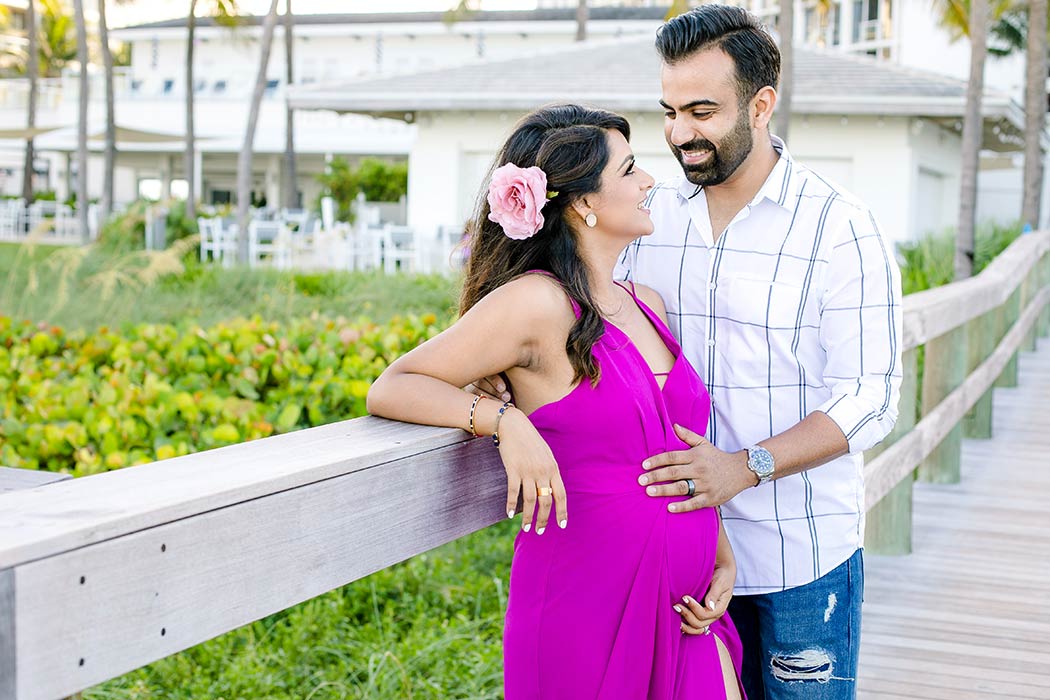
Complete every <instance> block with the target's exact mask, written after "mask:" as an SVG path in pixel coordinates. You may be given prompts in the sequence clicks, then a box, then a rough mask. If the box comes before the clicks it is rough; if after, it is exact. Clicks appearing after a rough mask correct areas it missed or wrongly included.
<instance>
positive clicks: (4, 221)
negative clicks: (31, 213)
mask: <svg viewBox="0 0 1050 700" xmlns="http://www.w3.org/2000/svg"><path fill="white" fill-rule="evenodd" d="M24 214H25V209H24V207H23V206H22V200H21V199H8V200H5V201H4V202H3V203H2V204H0V240H5V241H13V240H17V239H19V238H21V237H22V235H23V230H22V217H23V215H24Z"/></svg>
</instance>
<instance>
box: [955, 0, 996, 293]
mask: <svg viewBox="0 0 1050 700" xmlns="http://www.w3.org/2000/svg"><path fill="white" fill-rule="evenodd" d="M988 20H989V10H988V2H987V0H970V15H969V35H970V79H969V81H968V82H967V84H966V109H965V111H964V113H963V133H962V172H961V175H960V178H959V179H960V187H959V223H958V226H957V229H956V238H955V279H956V280H961V279H966V278H967V277H970V276H971V275H973V255H974V229H975V228H976V223H977V222H976V213H977V170H978V168H979V166H980V155H981V136H982V134H983V131H984V120H983V118H982V117H981V97H982V96H983V94H984V64H985V59H986V58H987V57H988V23H989V21H988Z"/></svg>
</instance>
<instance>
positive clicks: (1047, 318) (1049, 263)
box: [1036, 253, 1050, 337]
mask: <svg viewBox="0 0 1050 700" xmlns="http://www.w3.org/2000/svg"><path fill="white" fill-rule="evenodd" d="M1037 268H1038V269H1039V270H1040V271H1041V274H1040V284H1039V286H1040V287H1050V253H1047V254H1046V255H1044V256H1043V259H1042V261H1041V263H1040V264H1039V265H1037ZM1036 328H1037V329H1038V331H1037V332H1038V334H1039V335H1040V336H1041V337H1046V336H1047V335H1050V304H1047V305H1046V306H1044V307H1043V313H1042V314H1040V316H1039V321H1038V322H1037V323H1036Z"/></svg>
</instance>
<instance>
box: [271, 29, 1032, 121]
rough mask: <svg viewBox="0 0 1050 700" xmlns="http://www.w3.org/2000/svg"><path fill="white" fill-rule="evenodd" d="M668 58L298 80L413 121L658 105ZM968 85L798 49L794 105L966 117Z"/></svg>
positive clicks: (647, 49)
mask: <svg viewBox="0 0 1050 700" xmlns="http://www.w3.org/2000/svg"><path fill="white" fill-rule="evenodd" d="M659 99H660V61H659V57H658V56H657V53H656V50H655V48H654V46H653V40H652V38H651V37H647V38H644V39H639V38H636V37H632V38H630V39H623V40H616V41H597V42H584V43H582V44H575V45H572V46H570V47H569V48H559V49H557V50H553V51H549V52H546V53H544V54H541V55H534V56H531V57H528V58H525V57H520V58H513V59H509V60H499V61H490V62H479V61H476V62H472V63H468V64H463V65H460V66H456V67H451V68H442V69H435V70H427V71H423V72H418V73H411V74H404V75H394V76H382V77H373V78H367V79H362V80H357V81H352V82H348V83H342V84H336V85H320V86H310V87H302V86H300V87H293V88H292V89H291V90H290V91H289V101H290V102H291V104H292V106H293V107H296V108H299V109H332V110H336V111H343V112H359V113H364V114H372V115H375V116H395V117H399V118H403V119H405V120H406V121H412V120H413V119H414V118H415V113H417V112H424V111H503V110H516V111H520V110H529V109H534V108H536V107H538V106H540V105H543V104H547V103H550V102H557V101H573V102H584V103H590V104H595V105H600V106H602V107H606V108H608V109H615V110H621V111H657V110H659V109H660V107H659ZM965 100H966V83H965V82H963V81H961V80H956V79H954V78H950V77H946V76H942V75H940V74H937V73H932V72H926V71H920V70H915V69H911V68H905V67H901V66H898V65H895V64H890V63H887V62H884V61H878V60H876V59H873V58H868V57H866V56H856V55H847V54H844V53H841V52H833V51H818V50H811V49H796V50H795V85H794V98H793V111H795V112H796V113H799V114H842V115H848V114H872V115H884V116H893V115H914V116H925V117H950V118H959V117H961V116H962V114H963V108H964V106H965ZM984 111H985V114H986V116H992V117H1000V118H1003V119H1006V120H1008V121H1011V122H1013V123H1014V124H1015V125H1019V126H1020V125H1023V117H1022V112H1021V110H1020V107H1019V106H1018V105H1017V104H1016V103H1015V102H1013V101H1012V100H1011V99H1010V98H1009V97H1008V96H1006V95H1004V94H1001V93H995V92H988V93H987V94H986V96H985V99H984Z"/></svg>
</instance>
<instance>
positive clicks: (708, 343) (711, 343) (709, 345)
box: [707, 339, 715, 348]
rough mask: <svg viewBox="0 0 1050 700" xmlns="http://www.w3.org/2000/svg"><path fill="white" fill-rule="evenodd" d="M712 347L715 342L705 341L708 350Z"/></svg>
mask: <svg viewBox="0 0 1050 700" xmlns="http://www.w3.org/2000/svg"><path fill="white" fill-rule="evenodd" d="M714 346H715V341H714V339H712V340H709V341H707V347H709V348H713V347H714Z"/></svg>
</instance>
